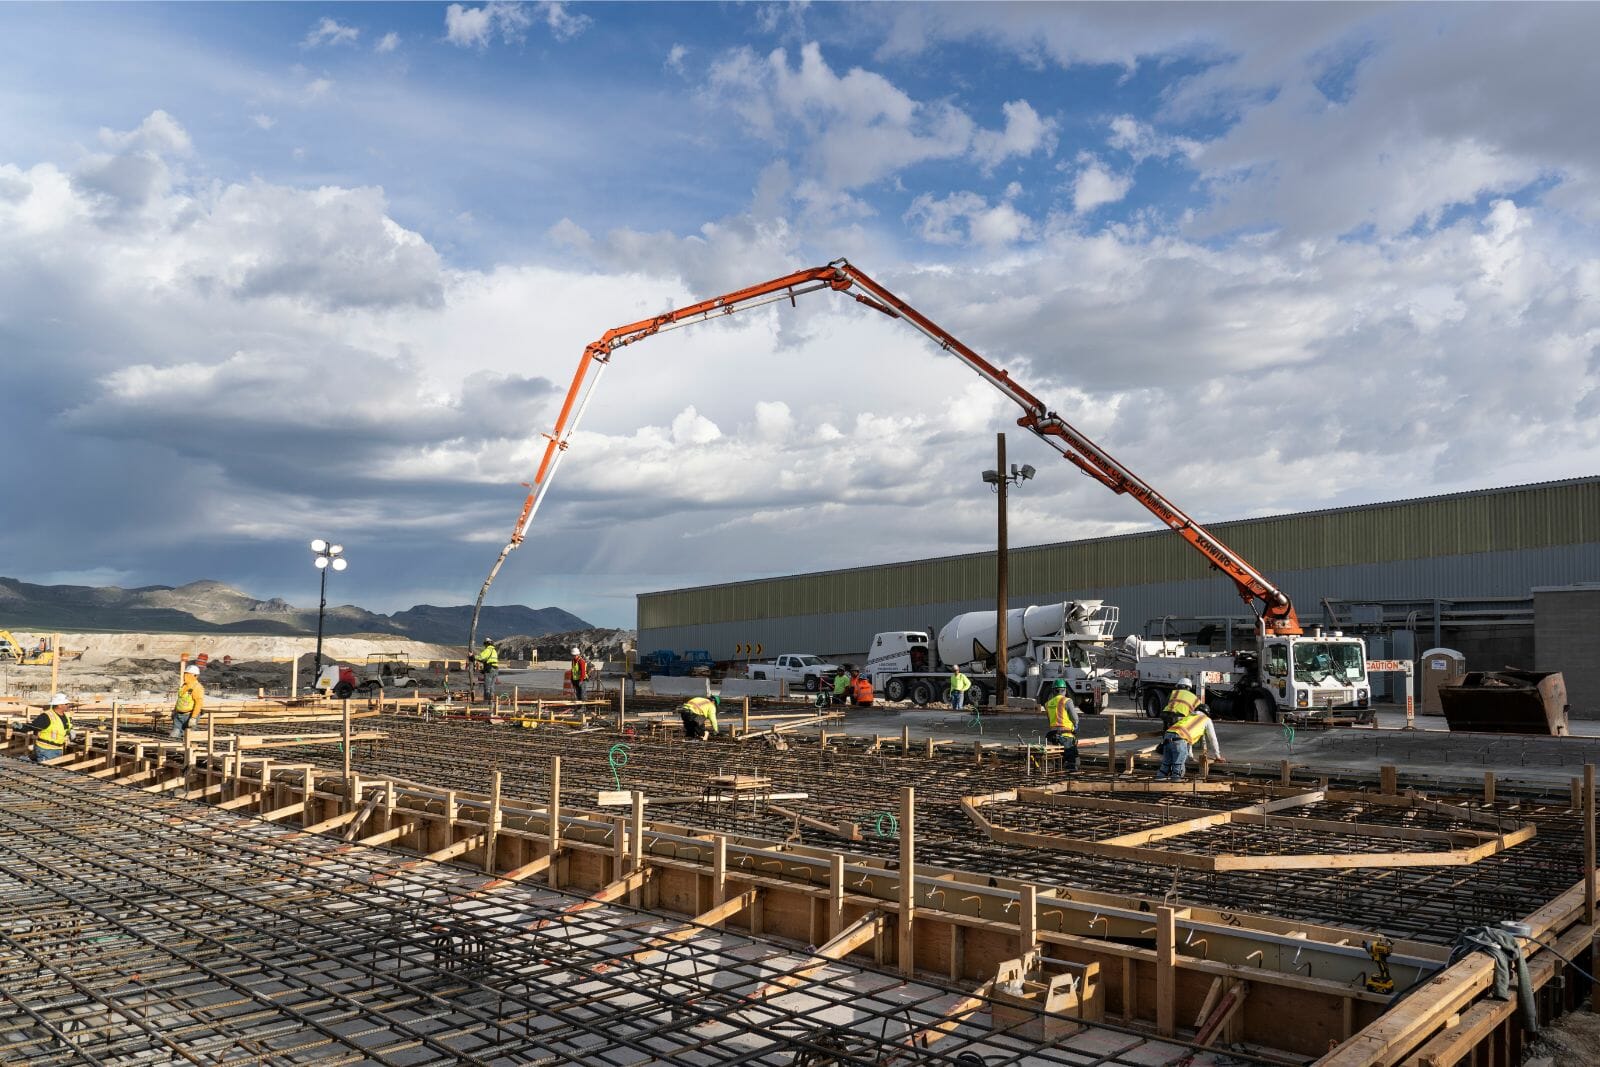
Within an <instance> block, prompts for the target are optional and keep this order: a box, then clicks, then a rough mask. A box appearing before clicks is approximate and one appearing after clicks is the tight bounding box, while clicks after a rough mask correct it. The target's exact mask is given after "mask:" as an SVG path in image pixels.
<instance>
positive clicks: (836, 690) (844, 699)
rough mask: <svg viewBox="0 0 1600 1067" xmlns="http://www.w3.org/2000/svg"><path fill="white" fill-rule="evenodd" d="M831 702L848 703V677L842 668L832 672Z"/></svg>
mask: <svg viewBox="0 0 1600 1067" xmlns="http://www.w3.org/2000/svg"><path fill="white" fill-rule="evenodd" d="M833 702H834V703H835V704H848V703H850V675H849V673H848V672H846V671H845V670H844V669H843V668H840V669H839V670H836V671H834V672H833Z"/></svg>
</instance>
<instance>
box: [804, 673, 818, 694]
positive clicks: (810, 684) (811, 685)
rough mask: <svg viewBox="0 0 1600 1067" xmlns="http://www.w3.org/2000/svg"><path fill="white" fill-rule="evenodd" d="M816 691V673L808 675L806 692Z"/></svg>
mask: <svg viewBox="0 0 1600 1067" xmlns="http://www.w3.org/2000/svg"><path fill="white" fill-rule="evenodd" d="M816 691H817V676H816V675H814V674H808V675H806V692H808V693H815V692H816Z"/></svg>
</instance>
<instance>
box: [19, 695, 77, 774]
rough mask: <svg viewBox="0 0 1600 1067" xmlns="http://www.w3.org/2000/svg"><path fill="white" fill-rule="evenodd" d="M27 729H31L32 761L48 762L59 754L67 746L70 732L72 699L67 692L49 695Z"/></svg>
mask: <svg viewBox="0 0 1600 1067" xmlns="http://www.w3.org/2000/svg"><path fill="white" fill-rule="evenodd" d="M28 729H30V730H32V731H33V762H35V763H48V762H49V761H50V760H53V759H55V758H56V757H57V756H59V755H61V752H62V750H63V749H65V748H66V747H67V735H68V734H70V733H71V732H72V701H71V700H70V699H68V697H67V694H65V693H57V694H56V695H55V696H53V697H51V698H50V699H49V701H48V702H46V704H45V706H44V711H42V712H40V713H39V714H38V715H36V716H34V718H33V721H32V722H30V723H29V724H28Z"/></svg>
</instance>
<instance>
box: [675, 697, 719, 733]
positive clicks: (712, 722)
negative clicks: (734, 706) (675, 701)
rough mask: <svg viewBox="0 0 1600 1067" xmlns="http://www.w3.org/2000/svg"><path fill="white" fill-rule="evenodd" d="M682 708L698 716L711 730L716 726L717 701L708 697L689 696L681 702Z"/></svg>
mask: <svg viewBox="0 0 1600 1067" xmlns="http://www.w3.org/2000/svg"><path fill="white" fill-rule="evenodd" d="M683 710H684V711H687V712H688V713H689V714H690V715H698V716H700V717H701V718H702V719H704V720H705V721H706V725H708V726H710V727H711V728H712V729H713V730H715V729H716V728H717V702H716V701H715V700H712V699H711V698H710V697H691V698H689V699H688V700H685V701H684V702H683Z"/></svg>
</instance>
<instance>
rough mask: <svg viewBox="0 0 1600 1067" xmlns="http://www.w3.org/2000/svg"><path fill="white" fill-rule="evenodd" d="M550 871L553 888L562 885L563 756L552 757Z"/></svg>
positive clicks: (548, 877) (549, 879)
mask: <svg viewBox="0 0 1600 1067" xmlns="http://www.w3.org/2000/svg"><path fill="white" fill-rule="evenodd" d="M548 812H549V815H550V871H549V874H548V875H547V880H548V881H549V882H550V888H551V889H559V888H560V886H561V875H560V867H561V864H560V859H561V757H560V756H551V757H550V806H549V808H548Z"/></svg>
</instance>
